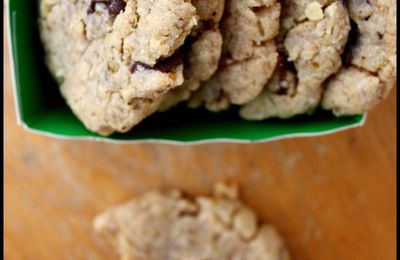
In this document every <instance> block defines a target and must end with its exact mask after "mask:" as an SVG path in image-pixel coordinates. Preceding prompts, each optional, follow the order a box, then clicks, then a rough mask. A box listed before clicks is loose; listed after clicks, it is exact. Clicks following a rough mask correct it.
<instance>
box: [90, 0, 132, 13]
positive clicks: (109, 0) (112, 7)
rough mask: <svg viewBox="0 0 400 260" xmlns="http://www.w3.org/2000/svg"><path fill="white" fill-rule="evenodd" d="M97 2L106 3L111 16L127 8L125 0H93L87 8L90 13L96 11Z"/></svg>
mask: <svg viewBox="0 0 400 260" xmlns="http://www.w3.org/2000/svg"><path fill="white" fill-rule="evenodd" d="M96 4H104V5H106V7H107V8H108V13H109V14H110V15H111V16H116V15H118V14H119V13H120V12H121V11H124V10H125V6H126V3H125V1H124V0H92V2H91V3H90V5H89V8H88V10H87V13H88V14H92V13H94V12H95V10H96V9H95V6H96Z"/></svg>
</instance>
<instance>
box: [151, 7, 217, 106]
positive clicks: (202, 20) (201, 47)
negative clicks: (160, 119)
mask: <svg viewBox="0 0 400 260" xmlns="http://www.w3.org/2000/svg"><path fill="white" fill-rule="evenodd" d="M192 4H193V5H194V7H195V8H196V11H197V14H198V16H199V23H198V25H197V26H196V28H194V29H193V31H192V33H191V36H190V38H189V39H187V41H186V42H185V49H187V51H186V53H185V55H184V56H185V60H184V64H185V69H184V83H183V84H182V85H181V86H180V87H179V88H175V89H173V90H171V91H169V92H168V93H167V94H166V95H165V97H164V98H163V101H162V102H161V104H160V106H159V108H158V110H159V111H166V110H168V109H170V108H172V107H174V106H175V105H177V104H178V103H180V102H182V101H185V100H187V99H188V98H189V97H190V95H191V93H192V92H194V91H196V90H197V89H198V88H199V87H200V84H201V83H202V82H204V81H206V80H208V79H209V78H210V77H211V76H212V75H213V74H214V73H215V71H216V70H217V68H218V64H219V60H220V57H221V49H222V35H221V33H220V30H219V22H220V20H221V18H222V15H223V12H224V4H225V0H195V1H192Z"/></svg>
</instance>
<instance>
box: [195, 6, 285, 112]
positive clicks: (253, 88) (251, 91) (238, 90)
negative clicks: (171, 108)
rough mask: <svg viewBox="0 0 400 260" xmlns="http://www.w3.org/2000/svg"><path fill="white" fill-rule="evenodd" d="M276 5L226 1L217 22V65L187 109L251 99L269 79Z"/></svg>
mask: <svg viewBox="0 0 400 260" xmlns="http://www.w3.org/2000/svg"><path fill="white" fill-rule="evenodd" d="M279 15H280V4H279V3H278V2H276V1H274V0H261V1H241V0H227V1H226V10H225V15H224V17H223V19H222V21H221V32H222V36H223V47H222V55H221V61H220V66H219V68H218V70H217V72H216V73H215V74H214V76H213V77H212V78H211V79H210V80H209V81H206V82H204V83H203V84H202V86H201V88H200V89H199V90H198V91H197V92H195V93H194V94H193V95H192V97H191V98H190V100H189V106H190V107H199V106H201V105H203V104H204V106H205V107H206V108H207V109H209V110H212V111H219V110H223V109H227V108H228V107H229V105H230V104H231V103H232V104H238V105H241V104H244V103H246V102H248V101H250V100H252V99H254V98H255V97H256V96H257V95H258V94H259V93H260V92H261V90H262V89H263V86H264V85H265V84H266V83H267V81H268V80H269V79H270V77H271V76H272V73H273V71H274V69H275V66H276V64H277V57H278V53H277V50H276V45H275V42H274V40H273V38H274V37H275V36H276V35H277V34H278V31H279Z"/></svg>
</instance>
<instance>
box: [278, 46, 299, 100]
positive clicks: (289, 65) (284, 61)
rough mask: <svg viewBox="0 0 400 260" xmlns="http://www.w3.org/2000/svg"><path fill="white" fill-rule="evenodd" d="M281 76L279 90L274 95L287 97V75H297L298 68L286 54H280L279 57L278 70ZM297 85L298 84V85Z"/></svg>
mask: <svg viewBox="0 0 400 260" xmlns="http://www.w3.org/2000/svg"><path fill="white" fill-rule="evenodd" d="M276 69H277V70H278V73H279V74H278V75H279V88H278V90H276V91H275V92H274V93H275V94H277V95H286V94H288V91H289V83H288V82H287V74H288V73H293V74H294V75H297V70H296V67H295V66H294V63H293V62H289V61H288V58H287V57H286V55H285V54H283V53H280V54H279V56H278V66H277V68H276ZM296 84H297V83H296Z"/></svg>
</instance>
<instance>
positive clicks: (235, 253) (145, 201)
mask: <svg viewBox="0 0 400 260" xmlns="http://www.w3.org/2000/svg"><path fill="white" fill-rule="evenodd" d="M237 196H238V191H237V188H235V187H233V186H226V185H224V184H218V185H216V187H215V192H214V197H204V196H198V197H192V196H188V195H186V194H184V193H182V192H180V191H176V190H173V191H169V192H164V193H162V192H150V193H147V194H145V195H143V196H142V197H140V198H137V199H133V200H131V201H130V202H127V203H125V204H123V205H120V206H117V207H114V208H112V209H110V210H108V211H106V212H104V213H102V214H100V215H99V216H97V217H96V219H95V221H94V228H95V231H96V232H97V233H98V234H99V235H101V236H102V237H103V238H104V239H105V240H106V241H108V242H109V243H110V244H111V245H113V247H114V248H115V249H116V250H117V251H118V253H119V255H120V256H121V259H135V260H150V259H151V260H180V259H182V260H184V259H199V260H200V259H208V260H212V259H215V260H225V259H226V260H228V259H237V260H267V259H268V260H288V259H289V254H288V251H287V249H286V247H285V245H284V243H283V241H282V239H281V237H280V236H279V234H278V233H277V231H276V230H275V228H273V227H272V226H270V225H267V224H262V223H260V222H259V221H258V220H257V217H256V215H255V213H254V212H253V211H252V210H251V209H250V208H248V207H247V206H245V205H244V204H243V203H241V202H240V201H239V200H238V198H237Z"/></svg>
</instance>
